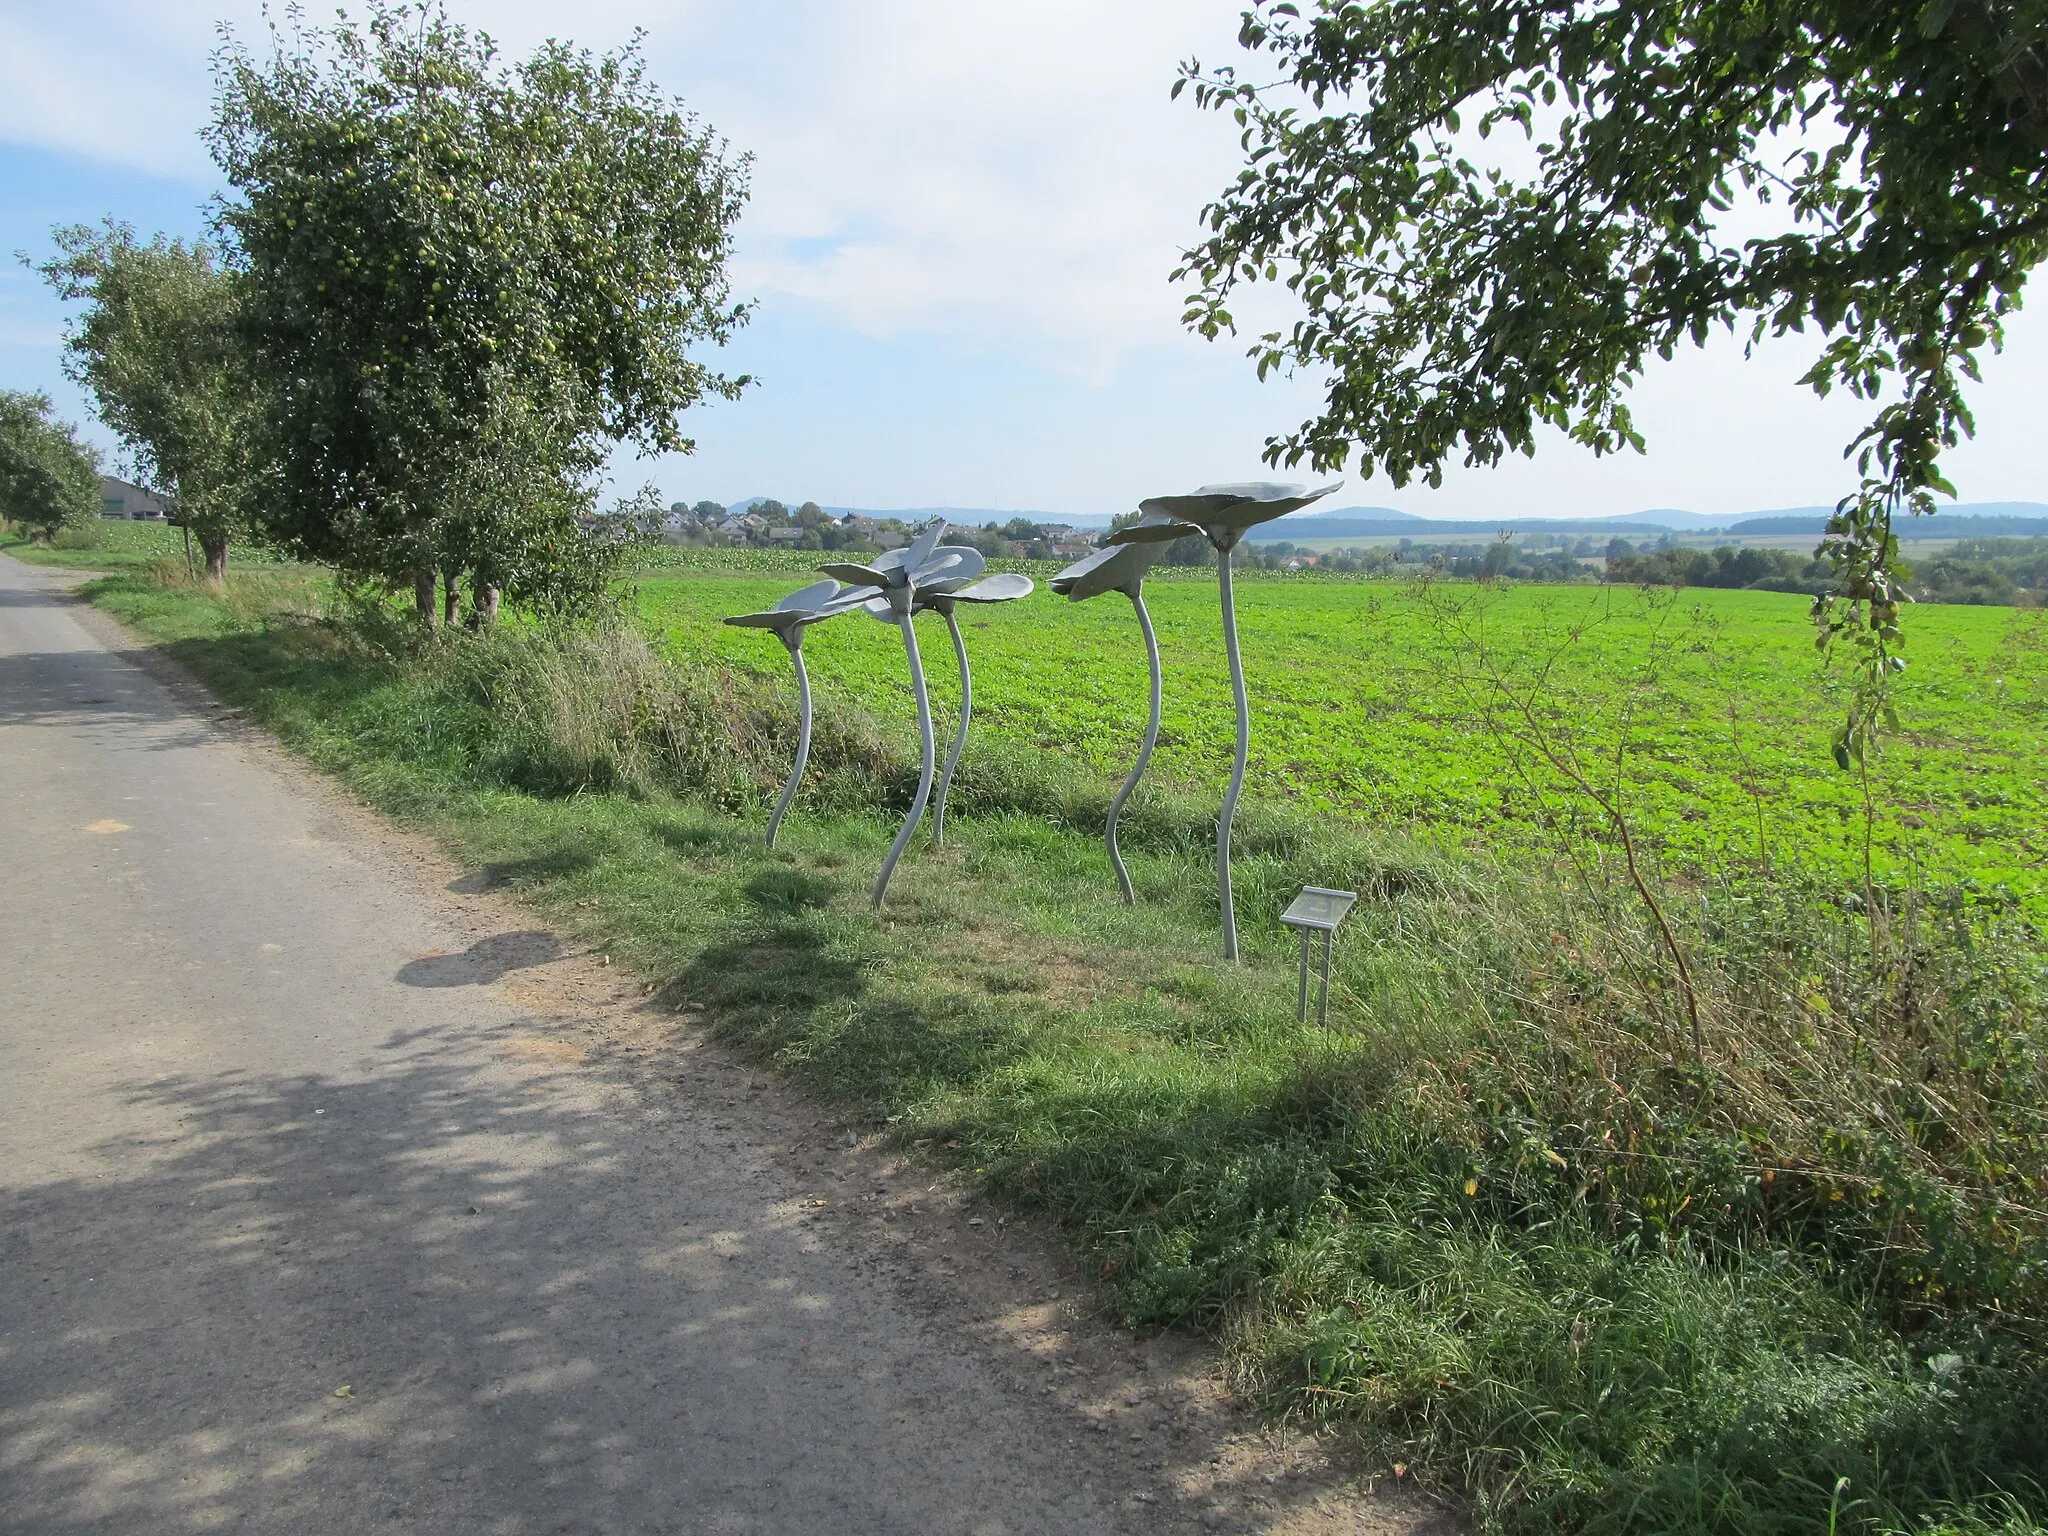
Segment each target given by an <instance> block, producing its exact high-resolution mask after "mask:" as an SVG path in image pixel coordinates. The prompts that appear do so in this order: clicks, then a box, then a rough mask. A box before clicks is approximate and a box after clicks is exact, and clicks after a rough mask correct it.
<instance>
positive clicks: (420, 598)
mask: <svg viewBox="0 0 2048 1536" xmlns="http://www.w3.org/2000/svg"><path fill="white" fill-rule="evenodd" d="M436 579H437V578H436V577H435V575H434V572H433V570H432V569H431V568H428V567H423V568H421V569H420V570H417V571H414V572H413V573H412V603H413V607H414V608H415V609H417V610H418V612H419V616H420V627H421V628H422V629H432V628H433V627H434V621H435V619H437V618H438V617H440V615H439V613H438V612H437V611H436V606H435V603H434V583H435V581H436Z"/></svg>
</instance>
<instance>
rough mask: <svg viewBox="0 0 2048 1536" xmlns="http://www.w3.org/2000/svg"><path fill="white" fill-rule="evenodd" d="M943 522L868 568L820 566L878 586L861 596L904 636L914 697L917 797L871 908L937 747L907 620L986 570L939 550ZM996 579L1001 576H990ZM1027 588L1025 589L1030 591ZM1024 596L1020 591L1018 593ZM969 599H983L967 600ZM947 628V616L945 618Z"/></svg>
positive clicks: (920, 811) (920, 800)
mask: <svg viewBox="0 0 2048 1536" xmlns="http://www.w3.org/2000/svg"><path fill="white" fill-rule="evenodd" d="M945 528H946V524H945V519H943V518H938V519H935V520H933V521H932V522H930V523H928V524H927V525H926V526H925V528H924V530H923V531H922V532H921V533H919V534H918V536H917V538H916V539H915V540H914V541H912V543H911V544H910V546H909V547H908V548H906V549H900V550H899V549H892V550H890V551H888V552H887V553H886V554H883V555H880V556H877V557H876V559H875V561H874V563H873V564H872V565H859V564H854V563H851V562H835V563H833V564H831V565H825V566H820V567H819V569H820V570H822V571H823V572H824V573H825V574H826V575H828V576H834V577H838V578H840V579H841V580H845V581H850V582H855V583H858V584H859V585H861V586H863V587H868V588H879V589H880V592H879V595H872V594H870V593H866V592H864V593H862V594H861V596H862V598H863V599H865V602H866V606H867V609H868V611H869V612H870V613H872V614H874V615H875V617H877V618H880V619H884V620H886V621H888V622H890V623H893V624H894V625H895V626H896V628H897V629H898V630H899V631H900V632H901V634H902V636H903V654H904V656H905V657H906V658H907V659H908V661H909V663H910V687H911V692H912V694H913V695H914V696H915V697H916V699H917V734H918V745H919V749H920V754H921V755H920V759H919V767H918V778H917V795H916V797H915V798H914V799H913V800H912V801H911V802H910V814H909V815H908V816H906V817H904V819H903V827H902V829H901V830H900V831H899V832H897V834H896V841H895V842H894V843H892V844H890V846H889V856H888V857H887V858H886V859H884V860H883V861H882V872H881V875H880V876H879V877H878V878H877V879H876V881H875V892H874V905H875V906H876V907H878V908H879V907H880V906H881V905H882V897H883V895H884V894H885V893H886V892H887V891H888V889H889V877H890V876H891V875H893V874H894V873H895V872H896V863H897V861H898V860H899V859H901V858H902V857H903V850H904V849H905V848H907V847H908V846H909V845H910V838H911V834H913V833H914V832H916V831H917V824H918V823H919V822H920V821H922V820H923V819H924V808H925V805H926V803H927V802H928V801H929V800H930V799H931V793H932V774H933V771H934V769H935V767H936V762H935V760H936V758H937V756H938V748H937V744H936V742H935V741H934V740H933V736H932V705H931V695H930V693H929V691H928V690H927V689H926V688H925V682H924V658H923V657H922V656H920V655H919V654H918V650H917V630H916V628H915V627H914V626H913V625H912V623H911V620H912V619H913V618H914V617H915V616H916V615H917V614H919V613H920V612H923V611H924V610H925V609H926V608H927V607H929V606H930V603H929V599H930V598H932V597H933V596H934V595H936V594H937V593H938V591H939V589H940V588H941V587H943V588H944V589H945V590H946V591H947V592H949V593H956V594H957V591H958V589H960V588H962V587H965V586H966V584H967V583H969V582H972V581H973V580H974V578H975V577H977V576H979V575H980V574H981V573H982V571H983V570H984V569H985V562H984V561H983V560H982V558H981V551H980V550H978V549H970V548H968V547H967V546H966V545H960V544H954V545H945V546H941V545H940V543H939V535H940V534H942V533H944V532H945ZM992 579H995V580H1000V579H1001V578H992ZM1030 590H1031V588H1030V584H1029V583H1028V582H1027V583H1026V584H1025V588H1024V591H1026V592H1028V591H1030ZM1016 595H1017V596H1020V597H1021V596H1022V595H1023V593H1021V592H1020V593H1018V594H1016ZM967 600H968V601H970V602H972V601H980V600H981V599H974V598H969V599H967ZM947 622H948V624H949V625H950V624H951V622H952V621H951V616H950V614H949V615H948V620H947ZM953 643H954V646H955V648H956V649H957V650H959V652H960V672H961V676H962V678H963V679H964V678H965V677H966V675H967V656H966V652H965V650H964V649H961V648H960V633H959V630H958V629H957V628H954V631H953ZM961 716H962V719H961V730H960V735H959V737H958V742H959V743H964V742H965V740H966V699H965V694H964V692H963V695H962V709H961ZM959 755H960V754H959V745H958V744H956V746H955V748H954V750H953V753H952V755H951V757H950V758H949V760H948V762H947V766H946V773H947V777H948V778H949V779H950V778H951V776H952V771H953V766H954V764H955V763H957V761H958V760H959Z"/></svg>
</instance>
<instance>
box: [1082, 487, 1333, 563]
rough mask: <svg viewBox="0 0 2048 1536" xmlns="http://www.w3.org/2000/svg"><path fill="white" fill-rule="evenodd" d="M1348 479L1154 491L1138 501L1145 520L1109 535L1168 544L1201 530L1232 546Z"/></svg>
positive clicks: (1219, 544) (1128, 541)
mask: <svg viewBox="0 0 2048 1536" xmlns="http://www.w3.org/2000/svg"><path fill="white" fill-rule="evenodd" d="M1343 484H1344V482H1343V481H1341V480H1333V481H1332V482H1331V483H1330V484H1328V485H1323V486H1318V487H1317V488H1316V489H1315V490H1313V491H1312V490H1310V489H1308V487H1307V486H1302V485H1285V484H1280V483H1278V482H1275V481H1271V480H1251V481H1245V482H1243V483H1240V484H1235V485H1205V486H1203V487H1202V488H1201V489H1200V490H1198V491H1196V492H1194V494H1192V495H1189V496H1153V497H1150V498H1148V499H1146V500H1144V501H1141V502H1139V503H1138V510H1139V511H1141V512H1143V513H1144V514H1145V521H1144V522H1142V523H1139V524H1137V525H1136V526H1135V527H1131V528H1125V529H1121V530H1119V531H1118V532H1116V533H1113V534H1111V535H1110V536H1109V542H1110V543H1111V544H1163V543H1167V542H1170V541H1171V540H1174V539H1182V538H1186V537H1187V536H1188V535H1189V534H1191V533H1199V534H1201V535H1202V536H1203V537H1204V538H1206V539H1207V540H1208V541H1209V542H1210V543H1211V544H1213V545H1215V546H1216V547H1217V548H1218V549H1231V548H1234V547H1235V546H1236V544H1237V541H1238V540H1239V539H1241V538H1243V537H1244V535H1245V532H1246V530H1247V529H1250V528H1253V527H1256V526H1257V525H1258V524H1260V523H1267V522H1271V521H1272V520H1273V519H1274V518H1276V517H1285V516H1286V515H1287V514H1288V513H1289V512H1299V511H1300V510H1301V509H1302V508H1303V507H1305V506H1307V505H1309V503H1311V502H1314V501H1320V500H1322V498H1323V497H1325V496H1327V495H1329V494H1330V493H1331V492H1332V491H1334V490H1337V489H1338V488H1339V487H1341V486H1342V485H1343Z"/></svg>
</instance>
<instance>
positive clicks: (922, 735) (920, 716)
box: [874, 612, 938, 912]
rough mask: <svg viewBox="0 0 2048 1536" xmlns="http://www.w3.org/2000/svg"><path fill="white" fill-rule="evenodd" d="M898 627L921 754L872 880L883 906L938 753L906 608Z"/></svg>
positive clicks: (879, 904) (877, 904)
mask: <svg viewBox="0 0 2048 1536" xmlns="http://www.w3.org/2000/svg"><path fill="white" fill-rule="evenodd" d="M896 623H897V627H898V628H900V629H901V630H902V631H903V653H904V655H905V656H907V657H909V658H910V687H911V691H912V692H913V693H915V694H916V695H917V734H918V743H919V746H920V748H921V752H922V755H921V757H920V758H919V769H918V777H917V798H916V799H915V800H913V801H911V802H910V814H909V815H908V816H906V817H904V818H903V830H902V831H900V832H898V833H897V834H896V841H895V842H894V843H892V844H890V846H889V857H888V858H886V859H884V860H883V861H882V873H881V876H880V878H878V879H877V880H876V881H875V899H874V906H875V910H876V911H877V912H879V911H881V909H882V895H883V893H884V892H886V891H887V890H888V889H889V877H890V876H891V875H893V874H895V873H896V861H897V860H898V859H900V858H902V857H903V850H904V849H905V848H907V847H909V846H910V835H911V834H912V833H913V832H915V831H916V830H917V824H918V822H920V821H922V820H923V819H924V804H925V801H926V800H928V799H929V798H930V797H931V792H932V760H933V759H934V758H935V757H936V756H937V755H938V751H937V747H936V745H935V744H934V742H933V740H932V701H931V696H930V695H929V694H928V693H927V692H926V691H925V686H924V659H923V658H922V657H921V656H919V655H918V654H917V631H916V630H915V629H913V628H912V627H911V620H910V615H909V613H908V612H904V613H901V614H899V615H897V619H896Z"/></svg>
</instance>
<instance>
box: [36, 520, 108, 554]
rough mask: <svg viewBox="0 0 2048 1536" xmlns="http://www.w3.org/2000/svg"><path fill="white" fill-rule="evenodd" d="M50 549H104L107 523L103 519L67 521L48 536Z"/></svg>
mask: <svg viewBox="0 0 2048 1536" xmlns="http://www.w3.org/2000/svg"><path fill="white" fill-rule="evenodd" d="M50 547H51V548H52V549H105V548H106V547H107V525H106V522H105V521H104V520H103V519H100V518H95V519H93V520H92V521H90V522H83V523H67V524H65V525H64V526H63V527H62V528H59V529H58V530H57V531H56V532H55V533H54V534H52V535H51V536H50Z"/></svg>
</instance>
